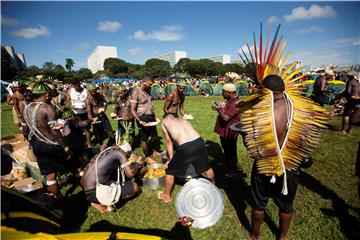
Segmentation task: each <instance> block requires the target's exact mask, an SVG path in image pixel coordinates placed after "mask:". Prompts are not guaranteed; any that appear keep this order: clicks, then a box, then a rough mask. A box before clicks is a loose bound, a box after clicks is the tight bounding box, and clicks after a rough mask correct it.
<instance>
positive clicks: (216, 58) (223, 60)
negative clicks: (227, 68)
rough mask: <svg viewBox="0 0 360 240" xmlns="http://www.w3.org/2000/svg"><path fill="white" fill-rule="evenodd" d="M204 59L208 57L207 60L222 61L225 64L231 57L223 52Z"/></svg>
mask: <svg viewBox="0 0 360 240" xmlns="http://www.w3.org/2000/svg"><path fill="white" fill-rule="evenodd" d="M206 59H209V60H211V61H214V62H219V63H222V64H227V63H230V62H231V57H230V55H228V54H223V55H220V56H215V57H208V58H206Z"/></svg>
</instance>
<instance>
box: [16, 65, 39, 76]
mask: <svg viewBox="0 0 360 240" xmlns="http://www.w3.org/2000/svg"><path fill="white" fill-rule="evenodd" d="M40 74H41V70H40V68H38V67H37V66H34V65H32V66H29V67H27V68H25V69H23V70H21V72H20V76H21V77H24V78H29V77H36V76H37V75H40Z"/></svg>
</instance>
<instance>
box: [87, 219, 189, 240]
mask: <svg viewBox="0 0 360 240" xmlns="http://www.w3.org/2000/svg"><path fill="white" fill-rule="evenodd" d="M87 232H111V235H109V239H116V238H115V236H116V233H117V232H126V233H137V234H146V235H153V236H158V237H162V238H166V239H174V240H177V239H182V240H192V237H191V234H190V230H189V228H187V227H184V226H183V225H181V224H180V223H179V222H177V223H176V224H175V225H174V227H173V228H172V229H171V230H170V231H166V230H162V229H156V228H151V229H135V228H129V227H122V226H116V225H113V224H111V223H110V222H108V221H106V220H102V221H99V222H97V223H94V224H93V225H91V226H90V229H89V230H88V231H87Z"/></svg>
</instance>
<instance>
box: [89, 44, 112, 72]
mask: <svg viewBox="0 0 360 240" xmlns="http://www.w3.org/2000/svg"><path fill="white" fill-rule="evenodd" d="M117 57H118V55H117V48H116V47H112V46H96V48H95V49H94V50H93V51H92V52H91V54H90V55H89V57H88V59H87V63H88V68H89V69H90V70H91V72H92V73H96V72H97V71H99V70H104V61H105V59H107V58H117Z"/></svg>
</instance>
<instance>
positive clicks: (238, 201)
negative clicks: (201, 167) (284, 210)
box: [205, 141, 277, 235]
mask: <svg viewBox="0 0 360 240" xmlns="http://www.w3.org/2000/svg"><path fill="white" fill-rule="evenodd" d="M205 145H206V148H207V150H208V153H209V155H210V156H211V157H213V159H214V161H213V162H212V163H211V167H212V169H213V170H214V172H215V182H216V185H217V186H218V187H219V188H222V189H224V191H225V193H226V195H227V197H228V199H229V201H230V202H231V204H232V205H233V207H234V208H235V210H236V214H237V217H238V219H239V221H240V223H241V224H242V225H243V226H244V228H245V229H246V230H247V231H250V229H251V225H250V221H249V219H248V218H247V216H246V214H245V210H246V208H247V207H248V206H251V205H250V204H251V200H250V186H249V185H248V184H247V183H246V181H245V178H246V176H247V175H246V173H244V172H243V171H241V170H238V171H237V174H236V177H233V178H227V177H225V170H224V168H223V167H221V166H218V165H217V164H216V163H218V162H221V160H222V159H223V153H222V148H221V146H220V145H219V144H218V143H215V142H213V141H206V142H205ZM264 222H265V223H266V224H267V225H268V227H269V229H270V230H271V232H272V233H273V234H274V235H275V234H276V233H277V227H276V224H275V223H274V221H273V220H272V219H271V218H270V217H269V215H267V214H265V218H264Z"/></svg>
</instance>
